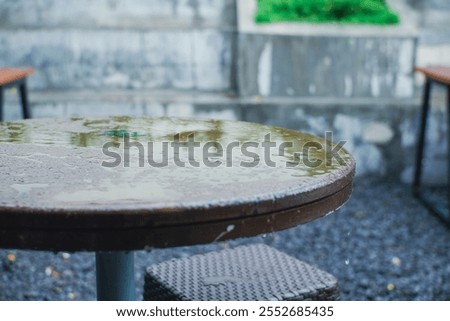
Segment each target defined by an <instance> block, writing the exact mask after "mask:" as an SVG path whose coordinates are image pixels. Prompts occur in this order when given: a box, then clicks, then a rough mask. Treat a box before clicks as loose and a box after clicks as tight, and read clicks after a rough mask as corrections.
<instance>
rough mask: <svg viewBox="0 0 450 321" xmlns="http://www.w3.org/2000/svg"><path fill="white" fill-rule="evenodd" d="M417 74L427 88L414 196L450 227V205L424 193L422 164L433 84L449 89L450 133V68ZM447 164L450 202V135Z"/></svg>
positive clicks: (449, 124) (449, 122)
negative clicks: (422, 76)
mask: <svg viewBox="0 0 450 321" xmlns="http://www.w3.org/2000/svg"><path fill="white" fill-rule="evenodd" d="M415 70H416V71H417V72H421V73H423V74H424V75H425V78H426V81H425V88H424V93H423V98H422V114H421V119H420V129H419V136H418V140H417V154H416V165H415V171H414V181H413V187H414V195H415V196H416V197H417V198H418V199H419V200H420V201H421V202H422V203H423V204H424V205H425V206H426V207H427V208H428V209H429V210H430V211H431V212H432V213H434V214H436V215H437V216H438V217H439V218H440V219H442V220H443V221H444V222H445V223H446V224H448V225H449V226H450V203H448V204H447V208H446V206H445V204H444V202H440V201H433V200H431V198H429V197H427V196H426V195H425V194H424V193H423V191H422V181H421V180H422V163H423V153H424V149H425V142H426V139H425V133H426V128H427V119H428V114H429V111H430V93H431V86H432V85H433V84H440V85H444V86H446V87H447V131H450V67H442V66H436V67H426V68H420V67H417V68H415ZM447 136H448V139H447V145H448V146H447V162H448V165H447V166H448V174H447V175H448V177H447V202H450V187H449V186H450V185H449V184H450V135H447Z"/></svg>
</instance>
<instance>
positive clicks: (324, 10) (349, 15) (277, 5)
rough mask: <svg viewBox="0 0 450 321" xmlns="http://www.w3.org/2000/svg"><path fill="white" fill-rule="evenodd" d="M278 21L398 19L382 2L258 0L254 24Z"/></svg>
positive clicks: (371, 21)
mask: <svg viewBox="0 0 450 321" xmlns="http://www.w3.org/2000/svg"><path fill="white" fill-rule="evenodd" d="M241 1H242V0H241ZM280 21H298V22H341V23H360V24H380V25H385V24H396V23H398V22H399V18H398V16H397V14H395V13H394V12H392V11H391V10H390V9H389V7H388V6H387V4H386V2H385V0H258V11H257V13H256V22H258V23H267V22H280Z"/></svg>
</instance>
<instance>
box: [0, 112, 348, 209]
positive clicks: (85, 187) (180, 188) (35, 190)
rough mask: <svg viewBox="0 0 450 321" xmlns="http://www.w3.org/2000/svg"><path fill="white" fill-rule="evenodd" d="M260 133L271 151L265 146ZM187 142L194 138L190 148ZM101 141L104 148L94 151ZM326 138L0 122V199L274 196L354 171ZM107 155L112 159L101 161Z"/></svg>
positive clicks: (251, 129) (114, 123)
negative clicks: (334, 154) (335, 154)
mask: <svg viewBox="0 0 450 321" xmlns="http://www.w3.org/2000/svg"><path fill="white" fill-rule="evenodd" d="M268 134H270V143H269V142H267V144H270V149H269V148H264V145H263V142H264V141H265V140H267V139H268V136H267V135H268ZM126 139H127V142H128V148H124V147H126V146H127V144H126V143H125V140H126ZM190 140H191V141H192V142H195V143H196V144H194V145H193V146H194V147H193V148H192V149H191V150H190V148H188V146H187V145H186V143H187V142H189V141H190ZM174 142H177V143H179V145H180V146H179V148H173V143H174ZM287 142H288V143H290V145H289V144H286V143H287ZM105 143H110V146H109V147H108V149H107V151H108V152H109V154H107V153H104V152H103V151H102V146H104V144H105ZM138 145H140V146H141V147H139V146H138ZM305 146H306V147H307V148H305ZM326 146H327V145H326V142H325V140H324V139H322V138H318V137H315V136H311V135H308V134H302V133H299V132H296V131H292V130H287V129H282V128H275V127H270V126H264V125H259V124H253V123H245V122H228V121H217V120H188V119H185V120H183V119H169V118H130V117H112V118H108V119H90V120H86V119H82V118H72V119H70V120H58V119H51V120H44V119H35V120H27V121H18V122H4V123H0V177H1V178H2V184H1V187H0V192H1V193H0V206H2V205H3V206H11V205H13V204H25V206H28V205H29V206H32V205H34V206H36V205H38V206H50V204H52V206H55V204H57V206H63V207H64V206H72V207H79V206H85V205H95V204H97V205H105V204H106V205H108V206H113V205H118V204H122V205H123V204H134V205H136V206H137V204H140V203H142V204H147V205H148V204H162V203H164V204H166V205H167V204H169V203H170V204H179V203H180V202H181V203H183V202H206V203H210V202H212V201H217V202H221V201H223V202H226V201H228V200H230V199H234V200H241V201H245V199H248V198H249V197H250V198H255V199H258V197H263V198H264V197H267V195H272V196H273V197H275V196H274V195H277V193H278V194H280V193H288V192H290V191H292V190H296V191H298V190H299V188H300V189H301V188H304V189H308V188H314V187H317V186H321V185H322V186H323V185H326V184H328V183H331V182H332V181H334V180H336V179H337V178H338V177H339V176H340V175H343V174H345V173H348V172H349V171H352V170H353V166H354V163H353V159H352V158H351V156H350V155H349V154H348V153H347V152H346V151H345V150H344V149H340V150H339V152H338V156H339V157H331V158H330V157H329V156H330V153H329V152H327V148H326ZM329 146H330V148H331V147H333V146H331V145H329ZM244 147H245V148H244ZM189 150H190V151H189ZM113 155H114V156H113ZM149 156H151V158H150V157H149ZM327 156H328V158H327ZM150 159H151V162H149V160H150ZM115 160H118V161H119V162H118V164H116V166H110V167H107V166H102V164H103V165H105V164H113V163H114V161H115ZM339 160H342V161H341V162H339ZM126 161H127V162H126ZM164 161H166V163H165V162H164ZM152 164H154V166H152ZM158 164H159V165H160V166H158ZM165 164H167V165H165ZM218 164H219V165H218ZM161 166H162V167H161ZM86 179H89V181H86ZM25 195H26V200H25V199H24V196H25Z"/></svg>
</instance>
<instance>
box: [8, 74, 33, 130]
mask: <svg viewBox="0 0 450 321" xmlns="http://www.w3.org/2000/svg"><path fill="white" fill-rule="evenodd" d="M33 72H34V69H32V68H26V69H22V68H0V121H2V120H3V95H4V89H7V88H10V87H18V89H19V94H20V100H21V102H22V115H23V118H25V119H27V118H30V117H31V113H30V110H29V107H28V97H27V83H26V79H27V76H29V75H30V74H32V73H33Z"/></svg>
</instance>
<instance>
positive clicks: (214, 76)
mask: <svg viewBox="0 0 450 321" xmlns="http://www.w3.org/2000/svg"><path fill="white" fill-rule="evenodd" d="M235 16H236V14H235V6H234V1H231V0H226V1H222V0H220V1H219V0H170V1H162V0H136V1H132V4H130V1H127V0H98V1H97V0H96V1H88V0H82V1H76V0H67V1H52V0H45V1H44V0H40V1H32V0H6V1H1V2H0V62H1V64H2V65H11V66H20V65H28V66H32V67H35V68H36V69H37V70H38V73H36V75H35V76H33V77H31V78H30V86H31V88H32V89H52V88H59V89H69V88H70V89H73V88H176V89H181V90H200V91H228V90H232V89H234V86H235V85H234V74H233V67H232V66H233V56H232V53H233V51H234V44H235V41H234V37H235V29H234V26H235Z"/></svg>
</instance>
